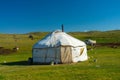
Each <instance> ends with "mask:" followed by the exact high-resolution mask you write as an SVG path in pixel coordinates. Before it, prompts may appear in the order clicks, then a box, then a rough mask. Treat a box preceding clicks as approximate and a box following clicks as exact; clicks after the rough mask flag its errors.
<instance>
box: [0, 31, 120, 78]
mask: <svg viewBox="0 0 120 80" xmlns="http://www.w3.org/2000/svg"><path fill="white" fill-rule="evenodd" d="M47 33H48V32H40V33H39V32H37V33H29V34H32V35H33V36H34V40H31V39H29V38H28V36H29V34H0V47H4V48H6V49H12V48H13V47H15V46H18V47H19V49H20V50H19V51H17V52H15V53H12V54H6V55H0V80H43V79H44V80H120V45H117V48H113V47H111V46H107V45H106V46H97V47H96V48H94V49H91V50H88V56H89V59H88V60H87V61H84V62H78V63H71V64H56V65H29V64H28V63H27V60H28V58H29V57H31V56H32V46H33V45H34V44H35V43H36V42H37V41H39V40H40V39H41V38H43V37H44V36H45V35H46V34H47ZM68 34H70V35H72V36H74V37H76V38H78V39H80V40H85V39H88V38H90V39H94V40H97V43H120V37H119V35H120V31H119V30H118V31H106V32H99V31H90V32H69V33H68ZM87 47H90V46H87Z"/></svg>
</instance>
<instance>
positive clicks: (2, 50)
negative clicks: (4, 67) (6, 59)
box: [0, 47, 17, 55]
mask: <svg viewBox="0 0 120 80" xmlns="http://www.w3.org/2000/svg"><path fill="white" fill-rule="evenodd" d="M16 51H17V50H15V49H5V48H4V47H0V55H7V54H12V53H14V52H16Z"/></svg>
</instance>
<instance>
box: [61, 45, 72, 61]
mask: <svg viewBox="0 0 120 80" xmlns="http://www.w3.org/2000/svg"><path fill="white" fill-rule="evenodd" d="M71 62H72V53H71V47H68V46H67V47H61V63H71Z"/></svg>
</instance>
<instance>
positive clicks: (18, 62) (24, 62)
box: [0, 61, 29, 66]
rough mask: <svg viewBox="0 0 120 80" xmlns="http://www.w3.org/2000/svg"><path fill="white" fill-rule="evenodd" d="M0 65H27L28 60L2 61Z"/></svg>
mask: <svg viewBox="0 0 120 80" xmlns="http://www.w3.org/2000/svg"><path fill="white" fill-rule="evenodd" d="M0 65H8V66H14V65H19V66H25V65H26V66H27V65H29V64H28V61H16V62H6V63H5V62H4V63H0Z"/></svg>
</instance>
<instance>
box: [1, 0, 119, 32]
mask: <svg viewBox="0 0 120 80" xmlns="http://www.w3.org/2000/svg"><path fill="white" fill-rule="evenodd" d="M61 24H64V27H65V31H66V32H71V31H90V30H100V31H105V30H116V29H120V0H0V33H28V32H38V31H53V30H56V29H60V28H61Z"/></svg>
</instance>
